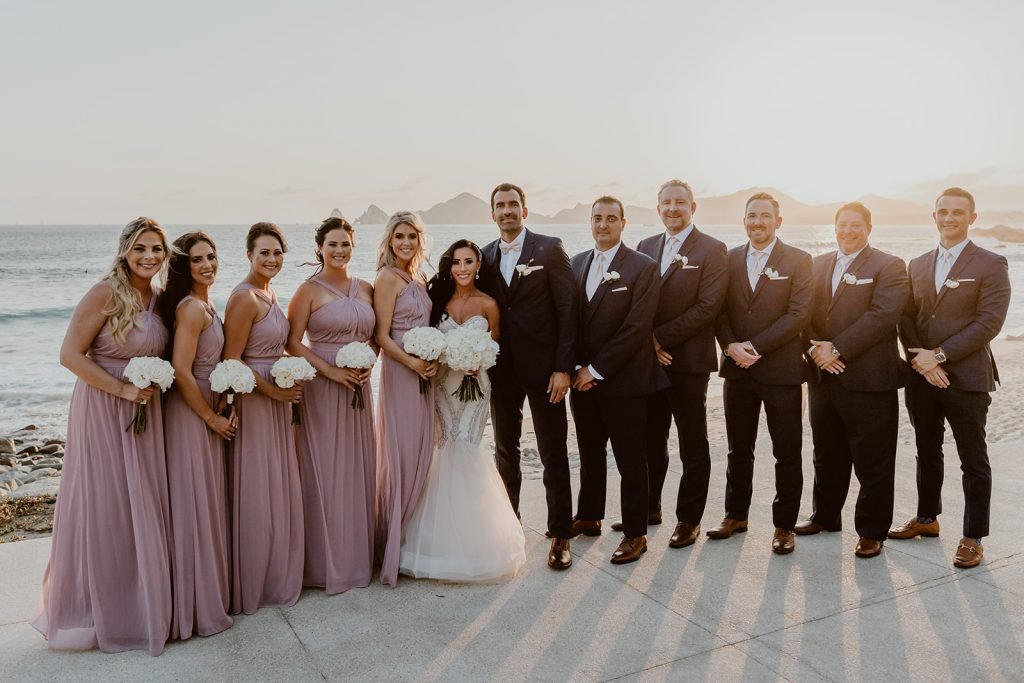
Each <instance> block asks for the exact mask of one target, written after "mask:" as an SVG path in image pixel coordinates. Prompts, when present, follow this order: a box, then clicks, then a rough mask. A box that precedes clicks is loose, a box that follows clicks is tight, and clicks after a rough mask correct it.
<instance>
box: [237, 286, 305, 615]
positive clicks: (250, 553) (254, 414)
mask: <svg viewBox="0 0 1024 683" xmlns="http://www.w3.org/2000/svg"><path fill="white" fill-rule="evenodd" d="M244 289H252V290H254V291H255V292H256V295H257V296H259V297H260V298H261V299H263V300H264V301H266V302H267V303H269V304H270V310H269V311H268V312H267V314H266V316H264V317H263V318H262V319H261V320H259V321H258V322H256V323H254V324H253V326H252V329H251V330H250V331H249V339H248V341H247V342H246V345H245V351H244V352H243V353H242V361H243V362H244V363H246V364H247V365H248V366H249V367H250V368H252V370H253V372H256V373H259V375H260V376H261V377H263V378H264V379H265V380H267V381H268V382H273V381H274V379H273V377H271V375H270V368H271V367H272V366H273V365H274V362H275V361H276V360H277V359H278V358H280V357H281V356H282V354H283V353H284V345H285V341H286V340H287V339H288V319H287V318H286V317H285V315H284V313H283V312H282V311H281V308H280V307H279V306H278V305H277V297H276V296H273V295H270V296H268V295H267V294H266V293H265V292H264V291H262V290H260V289H257V288H256V287H253V286H252V285H250V284H248V283H245V282H243V283H242V284H240V285H238V286H237V287H236V288H235V290H234V291H236V292H237V291H240V290H244ZM235 405H236V406H237V409H236V410H237V412H238V432H237V433H236V435H235V438H234V440H233V441H232V443H231V445H230V447H229V448H228V452H229V460H228V469H229V477H230V480H231V487H230V501H231V507H230V510H231V513H230V514H231V532H232V533H231V559H232V566H231V612H232V613H233V614H238V613H240V612H245V613H246V614H253V613H255V612H256V610H258V609H259V608H260V607H286V606H290V605H294V604H295V601H296V600H298V599H299V593H301V592H302V560H303V548H302V545H303V540H302V485H301V483H300V481H299V462H298V457H297V456H296V454H295V432H294V430H293V429H292V409H291V405H290V404H288V403H282V402H281V401H275V400H274V399H272V398H269V397H267V396H264V395H263V394H261V393H259V392H255V391H254V392H253V393H251V394H245V395H243V396H238V397H236V398H235Z"/></svg>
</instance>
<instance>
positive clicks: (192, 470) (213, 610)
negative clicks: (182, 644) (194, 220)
mask: <svg viewBox="0 0 1024 683" xmlns="http://www.w3.org/2000/svg"><path fill="white" fill-rule="evenodd" d="M216 277H217V247H216V246H215V245H214V243H213V240H212V239H210V237H209V235H207V234H206V233H203V232H189V233H186V234H184V235H182V236H181V237H179V238H178V239H176V240H175V241H174V245H173V249H172V251H171V258H170V267H169V268H168V277H167V287H166V288H165V289H164V292H163V294H161V295H160V302H159V304H158V307H159V310H160V317H161V318H162V319H163V321H164V325H166V327H167V329H168V330H170V332H171V334H170V337H171V338H170V341H169V342H168V344H167V354H166V355H167V357H168V358H170V359H171V362H172V364H173V365H174V391H172V392H171V393H170V394H169V395H168V397H167V399H166V401H165V403H166V406H165V408H164V443H165V444H166V446H167V484H168V488H169V493H170V499H171V530H172V537H171V558H172V562H171V583H172V585H173V587H174V618H173V620H172V621H171V638H180V639H181V640H186V639H188V638H190V637H191V636H192V634H193V633H198V634H199V635H201V636H210V635H213V634H214V633H220V632H221V631H223V630H224V629H226V628H228V627H230V626H231V623H232V622H231V617H229V616H228V608H229V607H230V601H231V591H230V585H229V583H228V570H229V565H228V509H227V487H226V484H225V465H226V461H225V458H226V455H225V444H224V441H225V440H226V439H227V440H230V439H231V438H232V437H233V436H234V435H235V419H234V417H231V418H230V419H229V418H227V417H223V416H221V415H218V414H217V411H216V408H215V406H216V399H217V397H216V396H215V395H214V394H213V393H212V392H211V391H210V372H212V371H213V368H214V366H216V365H217V362H218V361H219V360H220V356H221V352H222V351H223V350H224V326H223V325H222V323H221V321H220V318H219V317H218V316H217V311H216V310H215V309H214V307H213V306H212V305H211V304H210V287H212V286H213V281H214V279H216Z"/></svg>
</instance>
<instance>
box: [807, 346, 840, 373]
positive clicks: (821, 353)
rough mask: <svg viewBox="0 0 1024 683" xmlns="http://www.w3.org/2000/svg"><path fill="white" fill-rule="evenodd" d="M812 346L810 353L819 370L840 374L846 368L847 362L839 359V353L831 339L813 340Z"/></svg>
mask: <svg viewBox="0 0 1024 683" xmlns="http://www.w3.org/2000/svg"><path fill="white" fill-rule="evenodd" d="M811 344H812V348H811V349H810V352H809V353H808V355H809V356H810V357H811V360H813V361H814V364H815V365H817V366H818V369H819V370H823V371H825V372H829V373H832V374H833V375H838V374H840V373H842V372H843V370H845V369H846V364H845V363H844V362H843V361H841V360H839V354H837V353H835V352H834V350H835V347H834V346H832V342H830V341H815V340H814V339H812V340H811Z"/></svg>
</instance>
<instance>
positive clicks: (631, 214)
mask: <svg viewBox="0 0 1024 683" xmlns="http://www.w3.org/2000/svg"><path fill="white" fill-rule="evenodd" d="M755 192H768V193H770V194H771V195H772V196H774V197H775V198H776V199H777V200H778V201H779V205H780V209H781V212H782V218H783V221H784V222H785V223H788V224H789V225H828V224H831V223H832V222H833V221H834V219H835V213H836V209H838V208H839V207H840V206H842V202H831V203H827V204H805V203H804V202H801V201H800V200H799V199H796V198H795V197H792V196H790V195H788V194H786V193H785V192H781V191H779V190H776V189H773V188H760V187H752V188H748V189H745V190H739V191H737V192H733V193H732V194H728V195H722V196H717V197H700V196H698V197H697V198H696V200H697V212H696V214H694V222H696V223H698V224H701V223H703V224H705V225H731V224H733V225H739V224H740V223H742V222H743V210H744V208H745V206H746V202H747V199H748V198H749V197H750V196H751V195H752V194H754V193H755ZM859 201H861V202H863V203H864V204H865V205H866V206H867V207H868V208H869V209H870V210H871V215H872V222H873V223H875V224H876V225H927V224H928V223H930V222H931V213H932V209H931V207H930V206H926V205H923V204H917V203H915V202H912V201H910V200H907V199H892V198H888V197H879V196H877V195H867V196H864V197H861V198H860V199H859ZM652 203H653V202H652ZM419 214H420V216H421V217H422V218H423V221H424V222H425V223H426V224H427V225H431V224H434V225H486V224H488V223H490V222H491V209H490V206H489V205H488V204H487V202H486V201H485V200H483V199H480V198H479V197H477V196H475V195H473V194H470V193H469V192H463V193H461V194H459V195H457V196H455V197H453V198H451V199H449V200H448V201H446V202H441V203H440V204H435V205H434V206H432V207H430V208H429V209H427V210H426V211H420V212H419ZM387 219H388V215H387V214H386V213H385V212H384V211H383V210H382V209H380V208H379V207H378V206H376V205H374V204H371V205H370V207H369V208H367V209H366V211H365V212H363V214H362V215H361V216H360V217H359V218H358V219H357V221H356V222H357V223H361V224H364V225H375V224H377V225H379V224H383V223H386V222H387ZM626 219H627V220H628V221H629V222H630V223H633V224H634V225H660V224H661V219H660V218H659V217H658V212H657V209H656V208H655V207H654V206H649V207H647V206H633V205H626ZM526 222H527V224H534V225H586V224H587V223H589V222H590V204H589V203H582V202H581V203H579V204H577V205H576V206H574V207H572V208H567V209H562V210H560V211H558V212H557V213H555V214H554V215H552V216H546V215H544V214H541V213H536V212H533V211H531V212H530V215H529V217H528V218H527V220H526ZM997 223H1006V224H1008V225H1024V211H992V212H986V211H982V212H981V214H980V217H979V220H978V223H977V224H978V225H979V226H985V225H989V226H991V225H995V224H997Z"/></svg>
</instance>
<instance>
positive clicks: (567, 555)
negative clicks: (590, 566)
mask: <svg viewBox="0 0 1024 683" xmlns="http://www.w3.org/2000/svg"><path fill="white" fill-rule="evenodd" d="M548 566H549V567H551V568H552V569H568V568H569V567H571V566H572V553H571V552H569V539H568V538H556V539H553V540H552V541H551V550H550V551H549V552H548Z"/></svg>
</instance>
